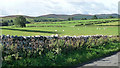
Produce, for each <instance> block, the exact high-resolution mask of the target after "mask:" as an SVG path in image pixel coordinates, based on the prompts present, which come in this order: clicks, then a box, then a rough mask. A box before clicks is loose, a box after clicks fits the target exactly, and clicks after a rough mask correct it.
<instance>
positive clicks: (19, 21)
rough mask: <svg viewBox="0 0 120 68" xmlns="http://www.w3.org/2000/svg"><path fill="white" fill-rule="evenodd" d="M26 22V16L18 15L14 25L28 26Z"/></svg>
mask: <svg viewBox="0 0 120 68" xmlns="http://www.w3.org/2000/svg"><path fill="white" fill-rule="evenodd" d="M25 24H26V18H25V17H23V16H18V17H16V19H15V22H14V25H15V26H16V27H26V25H25Z"/></svg>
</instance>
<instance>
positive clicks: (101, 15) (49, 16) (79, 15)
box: [1, 14, 118, 20]
mask: <svg viewBox="0 0 120 68" xmlns="http://www.w3.org/2000/svg"><path fill="white" fill-rule="evenodd" d="M16 16H19V15H10V16H4V17H1V18H14V17H16ZM22 16H24V17H26V18H38V19H39V18H55V19H64V20H67V19H68V18H70V17H73V18H74V20H80V19H81V18H87V19H91V18H92V17H93V16H94V15H85V14H73V15H63V14H59V15H58V14H48V15H42V16H37V17H31V16H25V15H22ZM96 16H97V17H98V18H103V19H104V18H109V17H110V16H112V17H115V18H118V14H98V15H96Z"/></svg>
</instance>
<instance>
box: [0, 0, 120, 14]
mask: <svg viewBox="0 0 120 68" xmlns="http://www.w3.org/2000/svg"><path fill="white" fill-rule="evenodd" d="M118 1H119V0H1V2H0V10H1V11H0V15H3V16H4V15H16V14H17V15H18V14H19V15H20V14H22V15H29V16H39V15H45V14H104V13H105V14H108V13H118Z"/></svg>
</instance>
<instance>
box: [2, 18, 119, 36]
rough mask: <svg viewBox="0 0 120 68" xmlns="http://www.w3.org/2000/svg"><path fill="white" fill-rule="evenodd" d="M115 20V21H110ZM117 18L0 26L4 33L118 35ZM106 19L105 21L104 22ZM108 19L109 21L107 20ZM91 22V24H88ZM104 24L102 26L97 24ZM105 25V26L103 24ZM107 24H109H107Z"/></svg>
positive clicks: (24, 34) (26, 34)
mask: <svg viewBox="0 0 120 68" xmlns="http://www.w3.org/2000/svg"><path fill="white" fill-rule="evenodd" d="M111 20H112V21H115V22H111ZM116 20H118V19H96V20H75V21H62V22H37V23H34V22H32V23H30V24H27V27H25V28H16V27H14V26H4V27H0V28H1V29H2V34H4V35H7V34H9V35H18V36H32V35H44V36H45V35H47V36H50V35H52V34H59V35H60V36H63V35H69V36H74V35H76V36H79V35H118V27H119V26H118V21H116ZM106 21H108V22H107V23H104V22H106ZM109 21H110V22H109ZM90 23H92V24H90ZM99 25H104V26H99ZM105 25H106V26H105ZM107 25H109V26H107Z"/></svg>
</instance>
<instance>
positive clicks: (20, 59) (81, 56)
mask: <svg viewBox="0 0 120 68" xmlns="http://www.w3.org/2000/svg"><path fill="white" fill-rule="evenodd" d="M51 41H52V42H51V44H52V45H50V46H49V47H48V44H49V43H48V44H44V47H42V46H41V47H38V49H37V50H30V49H28V50H24V49H21V50H19V49H17V51H18V52H15V51H11V50H10V48H11V49H15V48H14V47H15V46H11V47H8V49H9V50H8V52H9V55H8V54H6V53H3V57H4V60H3V66H73V65H76V64H78V63H84V62H88V61H89V60H92V59H96V58H100V57H103V56H106V55H109V54H111V53H112V52H116V51H119V50H120V46H119V45H120V42H119V37H108V38H105V37H101V38H99V39H94V38H89V39H88V41H87V43H85V41H84V40H81V41H76V40H73V42H72V40H67V41H65V40H58V41H57V40H51ZM74 41H75V42H76V43H78V42H81V44H79V45H80V46H79V45H78V44H74V43H75V42H74ZM84 43H85V44H84ZM57 44H58V45H57ZM73 44H74V45H73ZM83 47H84V48H83ZM76 48H77V49H76ZM42 49H43V51H45V52H43V51H42ZM40 50H41V51H40ZM4 51H5V52H6V50H4ZM4 54H6V55H4ZM21 54H23V55H21Z"/></svg>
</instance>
